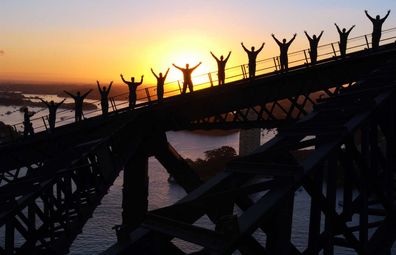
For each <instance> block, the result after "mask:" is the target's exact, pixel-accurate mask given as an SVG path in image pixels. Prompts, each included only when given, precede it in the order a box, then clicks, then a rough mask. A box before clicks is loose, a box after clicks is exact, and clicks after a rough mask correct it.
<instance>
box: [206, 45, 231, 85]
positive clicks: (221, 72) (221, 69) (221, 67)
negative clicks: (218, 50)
mask: <svg viewBox="0 0 396 255" xmlns="http://www.w3.org/2000/svg"><path fill="white" fill-rule="evenodd" d="M210 54H211V55H212V57H214V59H215V60H216V62H217V77H218V79H219V85H224V83H225V66H226V64H227V61H228V59H229V58H230V55H231V51H230V52H229V53H228V56H227V57H226V58H225V59H224V57H223V55H221V56H220V59H218V58H217V57H216V56H215V55H214V54H213V53H212V52H210Z"/></svg>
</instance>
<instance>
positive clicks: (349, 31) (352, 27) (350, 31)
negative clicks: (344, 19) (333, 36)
mask: <svg viewBox="0 0 396 255" xmlns="http://www.w3.org/2000/svg"><path fill="white" fill-rule="evenodd" d="M354 27H355V25H353V26H352V27H351V28H350V29H349V30H348V32H347V34H349V33H350V32H351V31H352V29H353V28H354Z"/></svg>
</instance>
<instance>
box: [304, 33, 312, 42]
mask: <svg viewBox="0 0 396 255" xmlns="http://www.w3.org/2000/svg"><path fill="white" fill-rule="evenodd" d="M304 34H305V36H306V37H307V38H308V40H309V41H311V40H312V38H311V37H310V36H309V34H308V33H307V31H304Z"/></svg>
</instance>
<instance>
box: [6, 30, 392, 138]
mask: <svg viewBox="0 0 396 255" xmlns="http://www.w3.org/2000/svg"><path fill="white" fill-rule="evenodd" d="M371 39H372V38H371V34H366V35H362V36H358V37H352V38H350V39H349V40H348V44H347V54H348V53H352V52H357V51H361V50H364V49H368V48H371V46H372V45H371ZM395 40H396V28H390V29H386V30H383V31H382V39H381V45H384V44H388V43H393V42H395ZM339 56H340V50H339V43H338V41H337V42H332V43H328V44H323V45H319V46H318V58H317V61H318V63H317V65H319V64H320V63H321V62H325V61H331V60H333V59H336V58H337V57H339ZM288 60H289V69H294V68H305V67H307V66H308V64H309V63H310V62H311V60H310V56H309V48H306V49H303V50H300V51H295V52H291V53H289V54H288ZM279 70H280V60H279V56H273V57H270V58H266V59H261V60H258V61H256V76H260V75H276V74H277V73H278V72H277V71H279ZM225 72H226V78H225V83H226V84H227V83H230V82H236V81H243V80H244V79H248V77H249V68H248V64H246V63H245V64H242V65H238V66H233V67H229V68H227V69H226V70H225ZM193 81H194V90H201V89H204V88H208V87H212V86H217V84H218V77H217V71H213V72H210V73H204V74H199V75H196V76H193ZM182 87H183V82H182V81H181V80H176V81H170V82H167V83H165V85H164V91H165V92H164V98H169V97H173V96H178V95H180V94H181V92H182ZM156 100H157V88H156V86H149V87H145V88H141V89H138V90H137V105H136V107H137V108H138V107H144V106H146V105H148V104H150V103H152V102H154V101H156ZM109 101H110V102H109V111H110V112H112V111H119V110H122V109H124V110H125V109H127V108H128V93H123V94H119V95H115V96H112V97H110V98H109ZM92 103H93V104H95V105H96V106H97V107H98V108H97V109H95V110H89V111H84V117H85V118H90V117H94V116H97V115H100V114H101V107H100V100H96V101H94V102H92ZM71 111H72V110H60V111H58V114H57V119H58V121H57V122H56V125H57V126H59V125H65V124H69V123H72V122H74V116H73V114H70V112H71ZM31 121H32V123H33V127H34V129H35V130H36V131H43V130H45V129H47V126H48V116H47V115H46V116H42V117H38V118H32V119H31ZM12 127H13V129H14V130H15V131H17V132H23V122H20V123H16V124H14V125H12Z"/></svg>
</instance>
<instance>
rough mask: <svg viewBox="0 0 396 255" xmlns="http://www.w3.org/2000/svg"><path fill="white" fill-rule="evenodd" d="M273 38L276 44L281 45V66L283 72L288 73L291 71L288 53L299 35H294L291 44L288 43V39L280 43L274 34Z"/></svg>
mask: <svg viewBox="0 0 396 255" xmlns="http://www.w3.org/2000/svg"><path fill="white" fill-rule="evenodd" d="M271 36H272V38H274V40H275V42H276V43H277V44H278V45H279V49H280V57H279V58H280V64H281V72H284V71H285V72H287V70H288V69H289V60H288V56H287V51H288V50H289V47H290V45H291V44H292V42H293V41H294V39H296V36H297V34H294V35H293V38H292V39H290V41H289V42H286V39H285V38H283V40H282V42H280V41H279V40H278V39H276V37H275V35H274V34H271Z"/></svg>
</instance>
